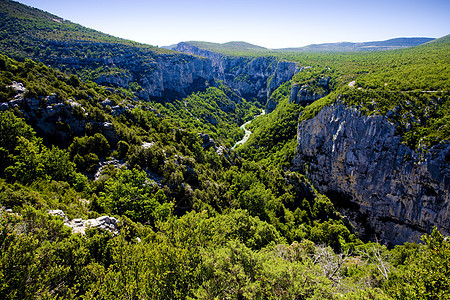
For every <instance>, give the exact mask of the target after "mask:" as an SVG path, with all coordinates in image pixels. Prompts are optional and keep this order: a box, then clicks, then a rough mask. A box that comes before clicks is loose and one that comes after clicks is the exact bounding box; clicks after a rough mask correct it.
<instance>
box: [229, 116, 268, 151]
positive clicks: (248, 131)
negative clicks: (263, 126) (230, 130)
mask: <svg viewBox="0 0 450 300" xmlns="http://www.w3.org/2000/svg"><path fill="white" fill-rule="evenodd" d="M265 114H266V111H265V110H264V109H263V110H262V112H261V113H260V114H259V115H257V116H255V117H253V119H251V120H250V121H248V122H245V123H244V124H242V125H241V128H242V129H244V132H245V135H244V137H243V138H242V140H240V141H238V142H236V144H234V146H233V147H232V148H231V149H235V148H236V147H237V146H239V145H242V144H244V143H245V142H246V141H247V140H248V138H249V137H250V135H251V134H252V132H251V131H250V130H248V129H247V128H245V126H247V125H248V124H250V123H251V122H252V121H253V120H254V119H256V118H257V117H260V116H263V115H265Z"/></svg>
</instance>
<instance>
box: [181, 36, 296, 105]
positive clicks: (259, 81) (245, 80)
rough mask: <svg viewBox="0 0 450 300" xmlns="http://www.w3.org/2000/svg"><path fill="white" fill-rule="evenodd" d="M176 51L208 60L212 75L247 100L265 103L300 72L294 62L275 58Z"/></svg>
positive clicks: (186, 47) (183, 47) (194, 49)
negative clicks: (273, 93) (274, 92)
mask: <svg viewBox="0 0 450 300" xmlns="http://www.w3.org/2000/svg"><path fill="white" fill-rule="evenodd" d="M173 50H175V51H180V52H184V53H189V54H192V55H198V56H203V57H206V58H208V59H209V60H210V61H211V66H212V72H213V76H214V77H215V78H216V79H219V80H222V81H223V82H224V83H225V84H226V85H227V86H229V87H231V88H232V89H234V90H236V91H238V92H239V94H240V95H241V96H242V97H244V98H246V99H254V100H257V101H259V102H261V103H263V104H265V103H266V102H267V100H268V98H269V96H270V94H271V93H272V92H273V91H274V90H275V89H277V88H278V87H279V86H280V85H281V84H283V83H284V82H286V81H288V80H290V79H291V78H292V76H294V74H295V73H297V72H298V71H299V68H298V66H297V64H296V63H293V62H287V61H281V60H279V59H278V58H276V57H270V56H269V57H236V56H225V55H222V54H219V53H215V52H211V51H207V50H203V49H200V48H197V47H195V46H192V45H189V44H187V43H179V44H178V45H177V46H175V47H174V48H173Z"/></svg>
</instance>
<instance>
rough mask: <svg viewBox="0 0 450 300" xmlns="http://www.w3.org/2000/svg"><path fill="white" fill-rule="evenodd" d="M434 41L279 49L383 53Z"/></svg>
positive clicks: (404, 40)
mask: <svg viewBox="0 0 450 300" xmlns="http://www.w3.org/2000/svg"><path fill="white" fill-rule="evenodd" d="M432 40H434V39H433V38H427V37H413V38H395V39H390V40H386V41H375V42H362V43H351V42H339V43H325V44H312V45H308V46H305V47H300V48H283V49H277V51H281V52H358V51H381V50H395V49H401V48H408V47H415V46H419V45H422V44H425V43H427V42H430V41H432Z"/></svg>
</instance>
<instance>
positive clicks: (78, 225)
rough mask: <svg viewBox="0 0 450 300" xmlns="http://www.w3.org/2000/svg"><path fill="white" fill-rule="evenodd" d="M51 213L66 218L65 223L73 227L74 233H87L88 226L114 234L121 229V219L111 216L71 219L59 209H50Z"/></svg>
mask: <svg viewBox="0 0 450 300" xmlns="http://www.w3.org/2000/svg"><path fill="white" fill-rule="evenodd" d="M48 213H49V214H50V215H54V216H59V217H61V218H62V219H63V220H64V225H66V226H68V227H70V228H72V232H73V233H81V234H85V231H86V229H87V228H98V229H101V230H106V231H109V232H111V233H112V234H113V235H118V234H119V233H120V231H119V220H117V219H116V218H114V217H110V216H101V217H98V218H96V219H88V220H83V219H73V220H69V218H67V216H66V214H65V213H64V212H63V211H62V210H59V209H55V210H49V211H48Z"/></svg>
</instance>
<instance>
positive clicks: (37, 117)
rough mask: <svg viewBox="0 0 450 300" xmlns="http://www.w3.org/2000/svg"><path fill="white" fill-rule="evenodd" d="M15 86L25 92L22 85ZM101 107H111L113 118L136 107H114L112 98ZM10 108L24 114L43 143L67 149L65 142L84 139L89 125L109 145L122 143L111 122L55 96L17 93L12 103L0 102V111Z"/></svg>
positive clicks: (109, 109)
mask: <svg viewBox="0 0 450 300" xmlns="http://www.w3.org/2000/svg"><path fill="white" fill-rule="evenodd" d="M14 84H15V85H16V86H19V87H21V88H22V89H23V90H26V88H25V87H24V86H23V84H22V83H17V82H15V83H14ZM101 105H102V106H103V108H104V109H106V107H107V106H109V107H108V111H109V112H110V113H111V115H113V116H119V115H122V114H124V113H125V112H126V111H127V110H130V109H133V108H134V105H132V104H126V105H122V106H120V105H114V104H113V102H112V101H111V100H109V99H106V100H105V101H103V102H102V103H101ZM110 105H113V106H112V107H111V106H110ZM11 108H16V109H19V110H20V111H22V113H23V114H24V116H25V117H26V118H27V120H28V121H29V122H30V123H31V124H32V125H33V128H34V129H35V130H36V131H37V133H38V134H39V135H40V136H42V137H44V140H46V141H49V142H52V143H54V144H56V145H60V146H67V145H66V143H67V142H68V141H70V140H71V139H72V137H73V136H83V135H84V134H85V132H86V126H87V125H89V126H91V127H92V128H96V129H97V130H98V131H99V132H101V133H102V134H103V135H104V136H105V137H106V138H107V139H108V141H109V142H110V143H112V144H115V143H117V142H118V141H119V138H118V136H117V133H116V129H115V128H114V125H113V124H112V123H110V122H102V121H96V120H95V119H94V118H93V117H92V114H90V113H89V112H87V111H86V109H85V108H84V107H83V106H82V105H81V104H80V103H79V102H77V101H75V100H72V99H61V98H59V97H58V96H57V95H56V94H52V95H49V96H46V97H43V96H41V97H39V98H35V97H32V98H28V97H25V94H24V93H23V92H21V91H19V90H17V95H16V96H15V97H14V99H13V100H11V101H8V102H2V103H0V112H1V111H6V110H8V109H11Z"/></svg>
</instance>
